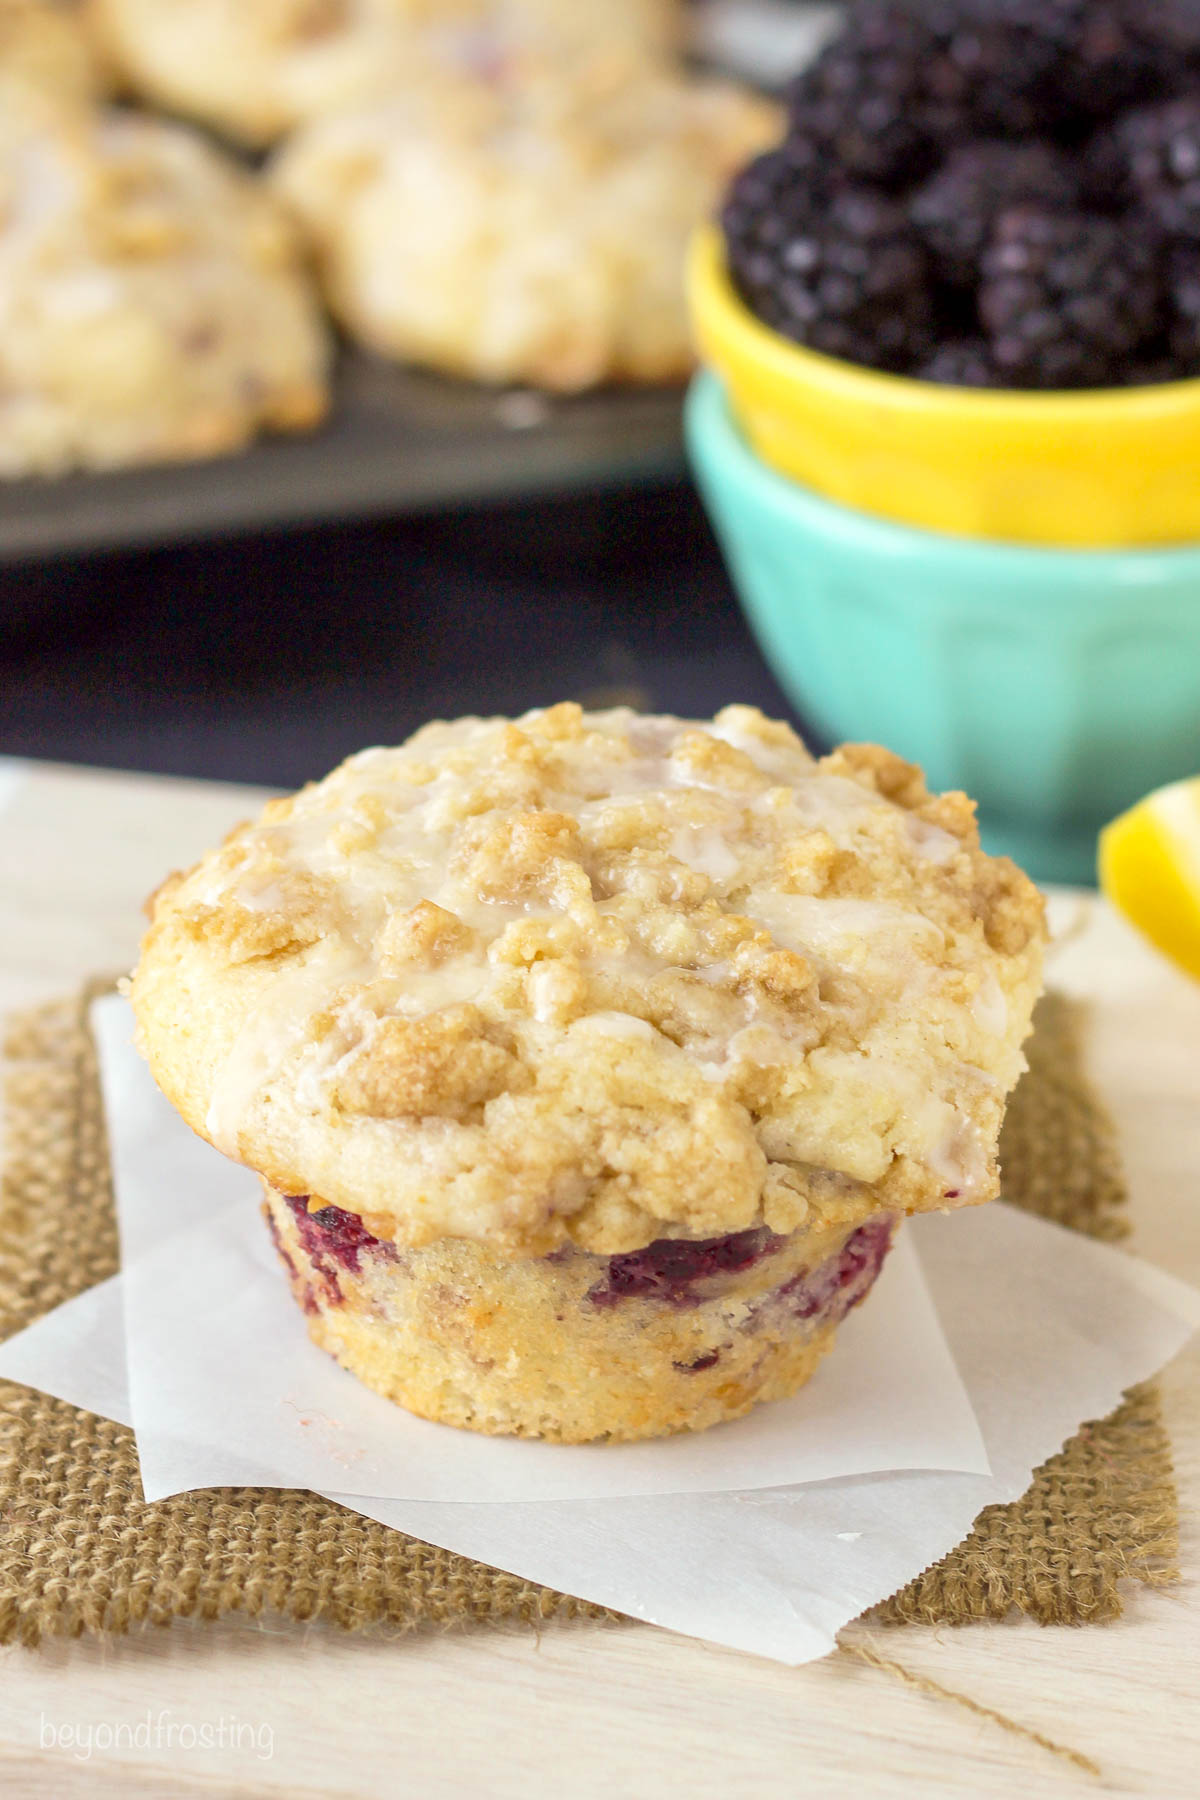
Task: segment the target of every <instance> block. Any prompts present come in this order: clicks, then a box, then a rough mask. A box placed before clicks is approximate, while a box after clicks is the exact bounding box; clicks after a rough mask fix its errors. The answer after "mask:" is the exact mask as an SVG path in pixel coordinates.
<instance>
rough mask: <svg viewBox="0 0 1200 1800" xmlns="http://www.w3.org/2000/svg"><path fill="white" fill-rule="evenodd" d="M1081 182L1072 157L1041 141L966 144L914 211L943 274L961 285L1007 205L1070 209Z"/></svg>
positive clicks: (975, 268) (917, 197) (971, 275)
mask: <svg viewBox="0 0 1200 1800" xmlns="http://www.w3.org/2000/svg"><path fill="white" fill-rule="evenodd" d="M1078 198H1079V184H1078V180H1077V177H1076V174H1075V171H1074V169H1073V167H1072V165H1071V162H1070V161H1069V159H1068V158H1067V157H1066V156H1065V155H1064V154H1063V153H1062V152H1061V151H1059V150H1057V149H1055V148H1054V146H1053V145H1050V144H1041V143H1038V142H1037V141H1036V140H1034V141H1032V142H1030V143H1026V144H1008V143H1005V142H1004V141H1003V140H1002V139H983V140H981V141H979V142H977V143H973V144H965V145H964V146H963V148H962V149H961V150H956V151H955V152H954V153H953V155H952V156H951V157H950V158H949V159H948V161H946V162H944V163H943V164H942V166H941V168H940V169H938V170H937V172H936V173H935V174H934V175H931V176H930V178H929V180H928V181H927V182H926V183H925V184H924V186H923V187H920V188H918V189H917V191H916V193H915V194H914V195H913V196H912V199H911V200H910V202H909V213H910V216H911V218H912V222H913V224H914V225H915V226H916V228H917V230H918V232H919V233H920V235H921V238H922V240H923V241H924V243H925V245H926V247H927V249H928V250H929V252H930V254H931V255H932V257H933V260H934V266H935V268H936V270H937V273H938V274H939V275H940V276H941V277H942V278H943V280H945V281H949V282H952V283H953V284H954V285H955V286H958V287H967V286H970V285H972V284H973V283H974V281H975V280H976V279H977V277H978V274H979V257H980V253H981V251H982V250H983V246H984V244H985V243H986V242H987V239H988V237H989V236H990V234H991V229H992V225H993V224H994V222H995V220H996V218H997V216H998V215H999V214H1000V213H1001V212H1003V210H1004V208H1005V207H1007V206H1012V205H1015V204H1016V203H1018V202H1020V201H1025V200H1037V201H1042V202H1045V203H1046V204H1047V205H1051V206H1064V207H1069V206H1073V205H1075V203H1076V202H1077V201H1078Z"/></svg>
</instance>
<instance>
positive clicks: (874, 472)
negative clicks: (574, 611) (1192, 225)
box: [687, 227, 1200, 881]
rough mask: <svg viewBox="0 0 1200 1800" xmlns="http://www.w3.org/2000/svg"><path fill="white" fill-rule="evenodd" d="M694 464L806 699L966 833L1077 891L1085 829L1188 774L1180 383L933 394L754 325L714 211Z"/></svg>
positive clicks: (1196, 592) (1189, 460) (763, 627)
mask: <svg viewBox="0 0 1200 1800" xmlns="http://www.w3.org/2000/svg"><path fill="white" fill-rule="evenodd" d="M688 289H689V296H690V304H691V311H692V320H693V329H694V333H695V338H696V343H697V348H698V351H699V354H700V357H701V360H702V362H703V363H704V364H705V365H706V367H705V369H704V370H703V372H702V373H701V374H699V375H698V376H697V378H696V380H695V382H694V384H693V387H692V390H691V393H690V395H689V397H688V405H687V437H688V448H689V454H690V458H691V462H692V466H693V469H694V472H695V475H696V478H697V481H698V483H699V486H700V489H701V492H702V494H703V496H704V499H705V502H706V505H707V507H708V509H709V512H710V515H711V517H712V521H713V524H714V526H715V529H716V531H717V534H718V537H719V539H720V541H721V544H722V548H723V550H724V552H725V555H726V558H727V561H728V564H729V567H730V571H731V574H732V576H733V580H734V583H735V585H736V587H737V590H738V593H739V596H740V599H741V601H742V604H743V607H744V609H745V612H746V615H747V618H748V620H749V622H750V625H751V627H752V629H753V631H754V633H755V635H756V637H757V639H758V641H759V644H760V646H761V648H762V650H763V652H764V654H765V655H766V657H767V659H768V661H769V662H770V663H771V665H772V668H773V669H774V671H775V673H776V675H777V676H778V678H779V680H780V681H781V683H782V684H783V686H784V688H785V690H786V691H787V693H788V694H789V696H790V698H791V699H792V700H793V702H794V703H795V705H796V706H797V708H798V709H799V710H800V712H801V713H802V714H803V715H804V716H805V717H806V718H807V719H809V720H810V721H811V722H812V724H813V725H814V726H815V727H816V728H817V729H818V730H820V731H821V732H822V733H823V734H825V735H826V736H828V737H829V738H831V739H846V738H850V739H864V738H867V739H878V740H880V741H882V742H884V743H886V744H887V745H888V746H889V747H890V748H892V749H894V750H896V751H898V752H899V753H900V754H902V755H904V756H907V757H910V758H911V759H912V760H913V761H915V762H919V763H921V764H922V766H923V767H924V769H925V771H926V774H927V777H928V779H929V781H930V784H931V785H934V786H937V787H961V788H965V789H966V790H967V791H968V792H969V793H971V794H973V795H974V796H975V797H976V798H977V799H978V801H979V804H980V822H981V826H982V828H983V833H984V839H985V843H987V845H988V847H989V848H990V849H992V850H997V851H1007V852H1008V853H1010V854H1012V855H1014V856H1015V857H1016V858H1017V859H1018V860H1019V861H1021V862H1023V863H1024V864H1025V866H1026V867H1027V868H1029V869H1030V871H1031V872H1032V873H1033V874H1034V875H1035V876H1038V877H1039V878H1041V879H1044V880H1052V881H1090V880H1092V879H1093V870H1094V866H1095V845H1096V834H1097V831H1098V829H1099V828H1100V826H1101V825H1102V824H1103V823H1104V821H1105V820H1106V819H1108V818H1111V817H1112V816H1113V814H1114V813H1116V812H1118V811H1120V810H1121V809H1122V808H1123V807H1125V806H1127V805H1129V804H1130V803H1131V802H1132V801H1133V800H1135V799H1136V798H1137V797H1138V795H1140V794H1143V793H1145V792H1146V791H1147V790H1148V789H1150V788H1153V787H1157V786H1159V785H1160V784H1162V783H1164V782H1166V781H1170V780H1172V779H1174V778H1175V777H1177V776H1180V775H1184V774H1188V773H1191V772H1193V771H1194V770H1195V769H1196V768H1197V767H1200V379H1188V380H1180V381H1166V382H1158V383H1156V384H1154V385H1147V386H1144V387H1124V388H1112V389H1103V390H1082V391H1063V392H1053V391H1050V392H1045V391H1043V392H1038V391H1017V390H1007V389H981V390H976V389H974V388H968V387H949V386H939V385H936V384H935V383H934V382H932V381H928V380H918V379H915V378H912V377H909V376H904V375H895V374H890V373H883V372H880V371H878V370H875V369H869V368H866V367H860V366H858V365H856V364H853V363H850V362H846V361H842V360H840V359H838V358H835V357H831V356H827V355H824V354H821V353H820V352H818V351H815V350H813V349H810V348H808V347H807V346H805V345H802V344H799V343H796V342H793V341H792V340H791V339H789V338H786V337H784V336H783V335H781V334H780V333H778V332H776V331H774V330H772V329H771V328H770V327H768V326H767V325H765V324H763V323H762V322H760V321H759V320H758V319H757V318H756V317H755V316H754V315H753V314H752V313H751V311H750V310H749V308H748V307H747V306H746V305H745V304H744V302H743V300H742V299H741V298H740V296H739V294H738V293H737V291H736V289H735V287H734V285H733V283H732V281H731V280H730V277H729V274H728V270H727V266H726V258H725V252H724V244H723V240H722V237H721V234H720V232H719V231H718V230H717V228H716V227H708V228H706V229H705V230H703V231H702V232H701V233H700V234H699V235H698V237H697V239H696V241H695V242H694V244H693V246H692V251H691V257H690V266H689V271H688Z"/></svg>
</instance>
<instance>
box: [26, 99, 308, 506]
mask: <svg viewBox="0 0 1200 1800" xmlns="http://www.w3.org/2000/svg"><path fill="white" fill-rule="evenodd" d="M328 358H329V339H328V334H327V332H326V328H325V324H324V321H323V320H322V318H321V315H320V309H319V305H318V302H317V298H316V295H315V294H314V292H313V291H312V287H311V284H310V282H309V279H308V276H307V274H306V271H305V270H304V268H303V265H302V261H301V256H300V251H299V248H298V245H297V241H296V234H295V231H294V229H293V227H292V225H291V223H290V221H289V220H288V219H287V217H286V216H285V215H284V213H283V211H282V209H281V208H280V206H279V205H278V203H277V202H276V201H275V200H274V198H273V197H272V196H271V195H270V194H269V193H267V192H265V191H264V190H263V188H262V187H261V186H260V185H259V184H258V183H257V182H255V181H254V180H253V179H252V178H251V176H250V175H249V174H248V173H247V172H246V171H245V170H243V169H242V168H241V167H239V166H238V165H237V164H235V163H234V162H233V161H232V160H231V159H229V158H227V157H226V156H225V155H223V153H222V152H221V151H219V150H217V149H216V148H215V147H214V146H213V145H212V144H211V143H209V142H208V141H207V140H206V139H205V138H203V137H201V136H200V135H199V134H198V133H196V132H192V131H190V130H189V129H187V128H186V127H184V126H180V125H174V124H170V123H168V122H166V121H163V120H158V119H150V118H147V117H144V116H139V115H136V114H132V113H125V112H119V111H115V110H112V109H102V110H99V111H96V112H94V113H93V112H92V111H90V110H88V109H86V108H79V109H77V110H76V109H72V108H65V107H63V106H62V105H61V104H59V103H55V102H51V101H47V100H44V99H43V98H42V97H41V96H38V95H36V94H33V93H29V94H26V95H24V96H23V97H21V98H20V99H18V98H16V97H15V96H14V97H10V98H8V99H5V100H4V101H3V103H0V476H10V477H11V476H21V475H27V474H34V473H37V474H58V473H61V472H62V471H63V470H66V469H70V468H75V467H87V468H115V467H120V466H124V465H128V464H134V463H144V462H154V461H160V460H176V459H180V458H189V457H201V456H214V455H218V454H221V453H223V452H225V451H230V450H236V449H240V448H241V447H242V446H243V445H244V444H246V443H247V442H248V441H249V440H250V439H251V438H252V437H253V436H254V434H255V432H256V431H258V430H259V429H261V428H264V427H265V428H275V429H281V430H299V429H303V428H306V427H309V426H312V425H315V424H316V423H317V422H318V421H319V420H320V418H321V417H322V415H323V414H324V411H325V408H326V405H327V399H328V396H327V387H326V369H327V363H328Z"/></svg>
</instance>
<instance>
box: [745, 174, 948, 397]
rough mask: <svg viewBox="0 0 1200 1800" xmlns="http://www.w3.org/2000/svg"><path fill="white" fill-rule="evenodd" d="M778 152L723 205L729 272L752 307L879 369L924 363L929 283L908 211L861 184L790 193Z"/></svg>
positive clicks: (799, 335)
mask: <svg viewBox="0 0 1200 1800" xmlns="http://www.w3.org/2000/svg"><path fill="white" fill-rule="evenodd" d="M779 155H780V153H779V152H768V155H767V156H766V157H760V158H759V159H758V163H757V164H752V165H751V168H750V169H749V170H747V171H746V174H745V175H744V176H743V177H742V178H741V179H740V180H739V181H738V182H737V183H735V185H734V190H733V193H732V194H731V196H730V201H729V204H728V205H727V206H726V208H725V214H724V221H723V222H724V226H725V233H726V243H727V246H728V253H729V266H730V272H731V274H732V276H733V279H734V282H735V284H736V285H737V287H738V289H739V291H740V293H741V295H742V297H743V299H744V300H745V301H746V303H747V305H748V306H749V307H750V308H751V310H752V311H753V312H755V313H756V314H757V315H758V317H759V318H760V319H762V320H764V321H765V323H766V324H768V325H770V326H772V327H773V328H774V329H775V330H776V331H781V332H783V333H784V335H785V336H787V337H790V338H794V339H795V340H796V341H797V342H798V343H802V344H808V345H810V346H811V347H812V348H813V349H814V350H822V351H824V352H825V353H826V355H828V356H839V357H844V358H845V359H846V360H847V361H849V362H856V363H865V364H867V365H869V366H870V367H872V368H877V369H905V368H909V367H911V366H912V365H913V364H914V363H915V362H919V361H923V360H924V359H925V357H927V356H928V355H929V354H930V352H931V350H932V346H933V296H932V285H931V282H930V279H929V265H928V259H927V257H926V255H925V251H924V249H923V248H922V246H921V243H920V241H919V239H918V238H917V235H916V232H915V231H914V230H913V228H912V226H911V225H910V223H909V221H908V218H907V216H906V214H905V212H904V208H903V207H902V206H901V205H900V204H899V203H898V202H897V201H895V200H892V199H891V198H890V197H889V196H888V195H887V194H885V193H882V192H880V191H879V190H877V189H875V188H869V187H865V186H861V185H860V186H853V187H851V186H847V187H845V188H841V189H837V190H835V191H834V192H833V194H832V195H831V196H830V197H829V198H828V199H827V200H820V201H818V200H816V199H814V198H813V196H812V195H811V194H808V195H805V193H804V191H803V190H802V189H801V190H800V191H797V190H795V189H791V190H789V189H787V187H786V180H785V178H784V177H783V176H782V174H781V165H780V164H779V163H778V162H771V158H772V157H778V156H779ZM764 163H769V164H770V166H769V167H767V168H764V167H763V166H762V165H763V164H764ZM747 177H749V180H747ZM781 188H782V190H783V191H782V192H781V191H780V190H781ZM760 205H761V206H762V207H763V210H762V211H759V210H757V207H758V206H760Z"/></svg>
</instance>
